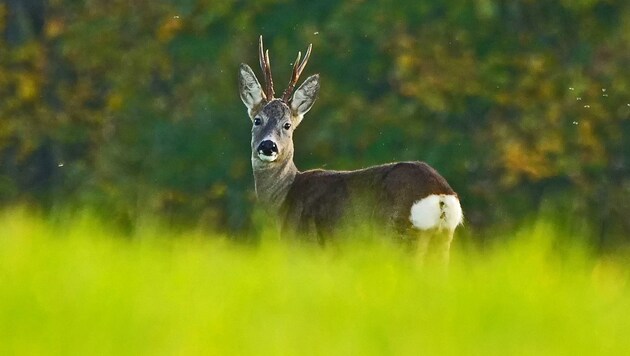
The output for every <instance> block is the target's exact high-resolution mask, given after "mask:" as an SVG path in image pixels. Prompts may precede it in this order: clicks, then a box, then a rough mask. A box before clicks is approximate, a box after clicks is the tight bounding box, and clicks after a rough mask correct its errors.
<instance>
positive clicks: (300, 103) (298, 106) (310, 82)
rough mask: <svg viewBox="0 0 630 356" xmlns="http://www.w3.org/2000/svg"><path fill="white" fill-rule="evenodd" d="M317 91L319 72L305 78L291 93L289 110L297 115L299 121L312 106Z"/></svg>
mask: <svg viewBox="0 0 630 356" xmlns="http://www.w3.org/2000/svg"><path fill="white" fill-rule="evenodd" d="M317 93H319V74H315V75H311V76H310V77H308V78H306V80H305V81H304V83H302V85H300V87H299V88H298V90H296V91H295V93H294V94H293V98H292V99H291V110H292V111H293V115H295V116H296V117H298V120H299V121H301V120H302V117H303V116H304V114H306V113H307V112H308V111H309V110H311V107H313V104H314V103H315V100H316V99H317ZM299 121H298V122H299Z"/></svg>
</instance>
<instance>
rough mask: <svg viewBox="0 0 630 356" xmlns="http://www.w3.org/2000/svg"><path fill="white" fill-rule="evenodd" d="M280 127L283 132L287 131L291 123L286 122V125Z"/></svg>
mask: <svg viewBox="0 0 630 356" xmlns="http://www.w3.org/2000/svg"><path fill="white" fill-rule="evenodd" d="M282 127H283V128H284V129H285V130H288V129H290V128H291V123H290V122H287V123H285V124H284V126H282Z"/></svg>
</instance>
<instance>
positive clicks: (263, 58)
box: [258, 35, 274, 101]
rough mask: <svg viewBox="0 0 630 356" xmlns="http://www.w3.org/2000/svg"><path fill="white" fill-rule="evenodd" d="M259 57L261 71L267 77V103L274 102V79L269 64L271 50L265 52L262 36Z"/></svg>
mask: <svg viewBox="0 0 630 356" xmlns="http://www.w3.org/2000/svg"><path fill="white" fill-rule="evenodd" d="M258 43H259V44H258V56H259V57H260V58H259V59H260V69H261V70H262V72H263V75H264V76H265V90H264V94H265V97H266V99H267V101H271V100H273V96H274V91H273V78H272V77H271V63H270V62H269V50H266V51H264V48H263V38H262V35H260V40H259V41H258Z"/></svg>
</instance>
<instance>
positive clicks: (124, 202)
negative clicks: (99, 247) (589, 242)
mask: <svg viewBox="0 0 630 356" xmlns="http://www.w3.org/2000/svg"><path fill="white" fill-rule="evenodd" d="M0 33H1V36H0V99H1V100H0V204H1V205H2V206H4V207H7V206H12V205H16V204H27V205H29V206H35V207H38V208H39V209H42V210H44V211H57V210H65V209H71V210H72V209H84V208H89V209H91V210H93V211H95V212H96V213H98V214H99V215H100V216H102V217H103V218H104V219H106V220H107V221H111V222H115V223H117V224H121V225H122V226H128V227H133V226H134V224H135V222H136V221H137V220H138V219H140V218H142V217H144V216H157V217H159V218H161V219H164V220H166V221H170V222H172V223H174V224H183V225H188V226H202V227H208V228H210V229H216V230H220V231H227V232H230V233H233V234H234V235H237V233H238V234H240V233H242V232H247V231H249V230H250V229H251V227H252V224H253V222H252V221H253V218H252V216H253V214H252V212H253V206H254V201H255V199H254V198H255V197H254V193H253V179H252V177H251V168H250V158H249V157H250V152H249V139H250V138H249V135H250V125H251V123H250V121H249V119H248V117H247V115H246V111H245V108H244V106H243V105H242V103H241V102H240V99H239V97H238V92H237V68H238V65H239V64H240V63H241V62H245V63H249V64H250V65H251V66H252V67H253V68H254V69H255V71H257V72H258V73H259V71H258V68H257V65H256V64H257V62H258V58H257V41H258V36H259V35H260V34H262V35H263V36H264V38H265V44H266V46H267V47H268V48H269V51H270V55H271V61H272V65H273V70H274V78H276V91H277V92H280V91H281V90H282V88H281V86H282V85H284V83H286V81H288V78H289V75H290V70H291V65H292V60H293V59H294V58H295V55H296V53H297V51H298V50H301V51H304V50H305V49H306V47H307V45H308V44H309V43H313V54H312V56H311V60H310V61H309V65H308V66H307V68H306V70H305V73H304V76H307V75H310V74H313V73H316V72H318V73H320V74H321V81H322V89H321V92H320V98H319V100H318V102H317V103H316V104H315V106H314V108H313V110H311V112H310V113H309V114H308V116H307V118H306V120H305V121H304V122H303V123H302V125H301V126H300V128H299V129H298V130H297V131H296V157H295V159H296V164H297V166H298V168H300V169H302V170H306V169H310V168H316V167H325V168H327V169H354V168H360V167H365V166H368V165H372V164H377V163H384V162H389V161H395V160H423V161H426V162H428V163H429V164H431V165H432V166H434V167H435V168H436V169H438V170H439V171H440V172H441V173H442V175H443V176H445V177H446V178H447V179H448V180H449V182H450V183H451V185H452V186H453V188H454V189H455V190H456V191H457V192H458V193H459V195H460V197H461V200H462V203H463V208H464V211H465V214H466V225H467V229H468V230H469V231H483V230H485V229H489V228H492V229H501V228H510V227H512V226H514V225H516V224H518V223H520V222H522V221H524V219H527V218H531V217H533V216H534V215H536V214H538V213H540V212H543V213H545V214H551V215H553V216H554V217H556V218H557V219H559V220H560V222H561V223H563V224H564V225H566V226H567V227H568V228H570V229H574V230H575V231H580V232H583V231H589V232H591V233H592V234H593V236H594V237H595V238H596V239H597V240H595V243H596V244H598V245H599V246H601V247H606V246H615V245H617V244H618V243H620V242H623V241H625V242H628V239H630V220H629V219H628V218H627V217H628V216H630V2H628V1H625V0H580V1H569V0H561V1H533V0H520V1H519V0H516V1H491V0H476V1H470V0H452V1H448V2H442V1H433V0H430V1H386V0H375V1H330V0H322V1H311V2H292V1H278V0H259V1H256V2H246V1H229V0H221V1H213V0H182V1H171V2H166V1H160V2H158V1H149V0H133V1H129V0H111V1H91V0H84V1H75V0H4V1H0ZM489 236H491V235H489Z"/></svg>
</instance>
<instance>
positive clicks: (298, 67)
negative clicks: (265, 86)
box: [282, 43, 313, 103]
mask: <svg viewBox="0 0 630 356" xmlns="http://www.w3.org/2000/svg"><path fill="white" fill-rule="evenodd" d="M312 49H313V44H312V43H311V44H309V45H308V49H307V50H306V55H305V56H304V59H303V60H302V62H300V58H301V57H302V52H298V55H297V58H296V59H295V62H294V63H293V74H292V75H291V80H290V81H289V85H288V86H287V89H286V90H285V91H284V93H282V101H284V102H285V103H288V102H289V99H290V98H291V94H293V89H294V88H295V84H297V81H298V79H299V78H300V75H301V74H302V71H303V70H304V67H306V63H307V62H308V59H309V57H310V56H311V50H312Z"/></svg>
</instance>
